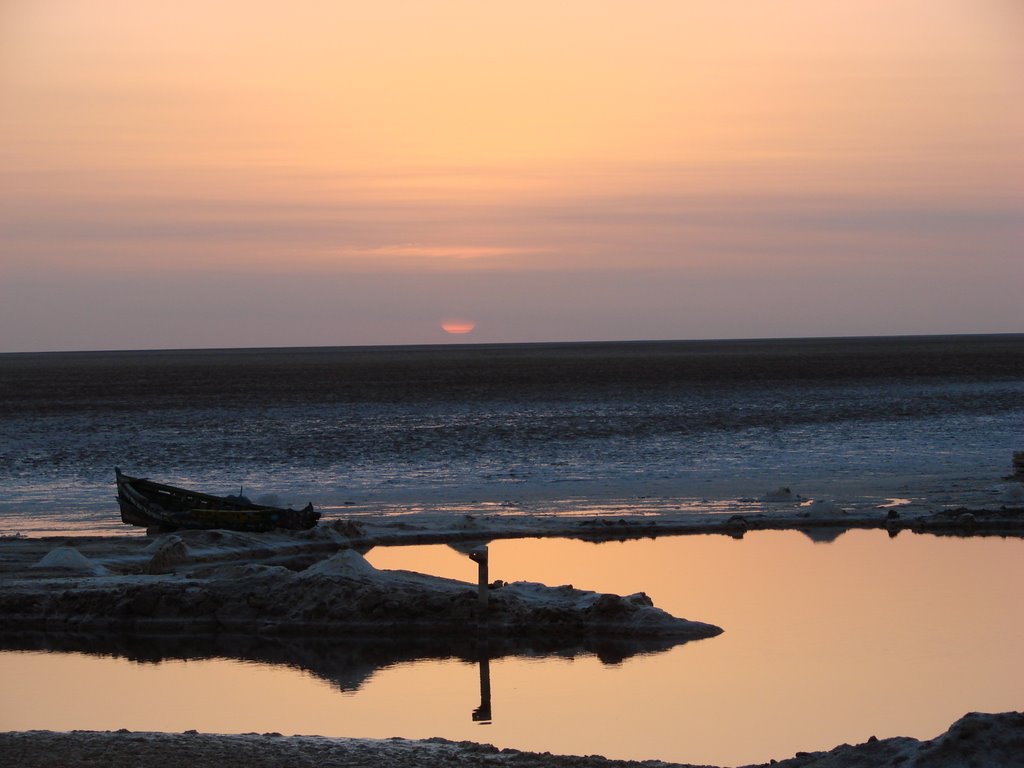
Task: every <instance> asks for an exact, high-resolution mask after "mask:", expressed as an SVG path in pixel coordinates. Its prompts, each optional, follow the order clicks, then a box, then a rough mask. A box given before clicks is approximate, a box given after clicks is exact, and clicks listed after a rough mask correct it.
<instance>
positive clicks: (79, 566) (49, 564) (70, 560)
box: [32, 547, 108, 576]
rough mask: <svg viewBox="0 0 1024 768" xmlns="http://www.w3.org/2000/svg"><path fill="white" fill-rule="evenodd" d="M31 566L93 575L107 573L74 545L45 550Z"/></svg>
mask: <svg viewBox="0 0 1024 768" xmlns="http://www.w3.org/2000/svg"><path fill="white" fill-rule="evenodd" d="M32 567H33V568H60V569H61V570H65V571H78V572H79V573H88V574H91V575H93V576H103V575H104V574H106V573H108V571H107V569H106V568H104V567H103V566H102V565H99V564H97V563H94V562H93V561H92V560H90V559H89V558H87V557H86V556H85V555H83V554H82V553H81V552H79V551H78V550H77V549H75V548H74V547H57V548H56V549H51V550H50V551H49V552H47V553H46V554H45V555H44V556H43V558H42V559H41V560H40V561H39V562H38V563H35V564H34V565H33V566H32Z"/></svg>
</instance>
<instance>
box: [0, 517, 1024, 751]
mask: <svg viewBox="0 0 1024 768" xmlns="http://www.w3.org/2000/svg"><path fill="white" fill-rule="evenodd" d="M369 558H370V560H371V561H373V562H374V563H375V564H376V565H377V566H378V567H381V568H413V569H416V570H422V571H427V572H432V573H437V574H439V575H443V576H448V577H454V578H462V579H467V580H472V579H473V577H474V573H475V565H474V563H472V562H471V561H470V560H469V559H468V558H466V557H464V556H462V555H459V554H457V553H456V552H455V551H454V550H453V549H451V548H448V547H444V546H436V547H401V548H397V547H396V548H383V549H380V548H379V549H376V550H373V551H371V552H370V553H369ZM490 559H491V572H492V574H493V575H494V576H495V577H496V578H501V579H505V580H517V579H529V580H536V581H542V582H545V583H548V584H564V583H572V584H574V585H575V586H577V587H581V588H590V589H597V590H600V591H610V592H616V593H619V594H629V593H632V592H636V591H645V592H647V593H648V594H649V595H650V596H651V597H652V598H653V600H654V602H655V604H656V605H659V606H661V607H663V608H665V609H666V610H668V611H670V612H671V613H673V614H675V615H678V616H686V617H688V618H692V619H698V620H706V621H711V622H714V623H716V624H718V625H720V626H722V627H723V628H724V630H725V632H724V633H723V634H722V635H719V636H718V637H714V638H710V639H708V640H700V641H696V642H691V643H686V644H684V645H680V646H676V647H674V648H670V649H668V650H662V651H660V652H655V653H641V654H638V655H633V656H630V657H628V658H625V659H624V660H619V659H618V658H616V657H614V656H611V657H609V656H608V655H605V658H604V660H601V659H599V658H598V657H596V656H595V655H593V654H584V655H579V656H575V657H562V656H558V655H537V654H534V655H525V656H500V657H496V658H493V659H491V660H490V662H489V665H488V668H487V670H486V671H487V672H488V673H489V683H490V698H489V701H488V702H487V703H489V705H490V706H489V714H490V717H489V719H488V724H486V725H484V724H482V723H481V722H480V721H479V720H474V712H478V710H479V708H480V705H481V703H482V691H481V688H482V686H481V665H480V663H479V662H478V661H471V660H464V659H460V658H451V657H448V658H444V657H427V658H421V659H416V658H415V654H414V655H413V656H412V657H410V658H406V659H403V658H402V657H401V654H399V655H398V656H397V657H395V658H392V659H391V660H389V659H388V653H387V651H386V650H385V651H382V650H381V647H382V646H384V645H386V644H384V643H381V642H377V643H375V644H374V645H373V646H371V647H370V650H371V651H373V652H375V653H376V654H377V656H378V657H380V659H379V660H377V661H375V662H374V661H371V660H370V659H372V658H373V654H372V653H370V652H369V651H367V650H366V649H365V648H353V645H352V640H351V639H350V638H345V637H341V638H337V639H327V638H319V639H313V640H312V641H310V642H303V643H300V644H299V646H298V648H299V652H298V653H295V654H294V658H292V659H291V664H293V665H294V666H286V665H284V664H283V663H276V664H272V663H269V662H268V661H267V660H266V658H267V657H268V654H266V653H265V654H264V659H265V660H263V661H260V660H258V659H257V657H256V656H254V655H252V654H248V653H247V652H245V650H244V649H245V647H246V646H247V644H249V643H254V642H255V640H256V638H246V639H245V640H246V641H247V642H239V640H238V639H237V638H236V639H234V640H230V641H226V642H224V643H223V644H222V646H221V650H220V651H219V653H220V654H222V655H221V657H219V658H218V657H217V654H216V653H214V654H210V653H209V652H206V653H203V654H195V653H190V652H189V648H188V647H187V646H185V648H184V649H183V650H176V649H175V646H174V645H173V644H170V641H169V640H168V639H166V638H165V639H163V640H162V641H159V642H158V641H157V640H156V639H151V640H148V641H145V642H142V643H138V644H137V645H136V646H135V647H134V648H133V649H131V650H124V648H125V647H129V648H130V646H128V645H127V642H126V640H125V639H124V638H120V637H118V638H116V639H115V640H114V641H113V643H114V647H112V648H104V647H102V646H100V647H97V648H96V649H94V651H93V653H90V654H88V655H85V654H82V653H59V654H58V653H24V652H11V651H8V652H0V679H3V680H4V685H3V686H0V730H9V729H18V730H21V729H33V728H47V729H54V730H70V729H76V728H84V729H111V730H116V729H118V728H129V729H132V730H156V731H184V730H187V729H190V728H195V729H198V730H200V731H206V732H220V733H240V732H249V731H257V732H267V731H277V732H280V733H284V734H319V735H326V736H349V737H374V738H387V737H390V736H403V737H407V738H419V737H431V736H443V737H447V738H450V739H456V740H461V739H469V740H473V741H482V742H490V743H494V744H496V745H498V746H503V747H505V746H508V747H515V748H519V749H530V750H540V751H544V750H548V751H552V752H557V753H567V754H593V753H599V754H604V755H606V756H613V757H621V758H634V759H636V758H659V759H665V760H672V761H680V762H689V763H697V764H713V765H746V764H749V763H755V762H758V763H759V762H767V761H768V760H769V759H771V758H776V759H778V758H785V757H790V756H792V755H793V754H794V753H795V752H797V751H799V750H818V749H831V748H832V747H834V746H836V745H838V744H841V743H843V742H848V743H855V742H862V741H865V740H867V739H868V738H869V737H870V736H872V735H874V736H878V737H879V738H885V737H889V736H897V735H904V736H913V737H916V738H922V739H924V738H932V737H934V736H936V735H938V734H939V733H941V732H942V731H944V730H945V729H946V728H947V727H948V726H949V725H950V723H952V722H953V721H954V720H956V719H957V718H959V717H961V716H962V715H963V714H965V713H966V712H968V711H984V712H1001V711H1008V710H1020V709H1022V708H1024V671H1022V668H1021V665H1020V648H1021V645H1022V643H1024V612H1022V611H1020V610H1019V607H1020V594H1019V585H1020V584H1021V583H1022V580H1024V541H1022V540H1020V539H1002V538H998V537H988V538H982V537H975V538H970V539H956V538H949V537H934V536H920V535H911V534H909V533H901V534H900V535H899V536H897V537H896V538H895V539H890V538H889V537H888V536H887V535H886V534H885V533H884V532H881V531H849V532H847V533H844V534H842V535H841V536H839V538H838V539H836V540H835V541H834V542H832V543H829V544H821V543H815V542H813V541H812V540H811V539H810V538H808V537H807V536H805V535H804V534H801V533H798V532H795V531H789V532H756V533H751V534H748V535H747V536H745V537H744V539H743V540H742V541H735V540H732V539H730V538H727V537H724V536H692V537H666V538H659V539H655V540H635V541H627V542H620V543H604V544H592V543H587V542H581V541H568V540H554V539H548V540H521V541H497V542H493V543H492V544H491V545H490ZM57 641H59V642H61V643H63V644H64V645H63V647H64V648H66V649H71V648H74V647H75V643H76V642H77V643H81V644H82V645H81V647H80V650H86V649H88V648H89V647H90V646H89V643H90V642H91V641H90V639H89V638H83V637H76V636H74V635H70V636H58V637H57ZM325 641H326V642H325ZM270 642H271V643H272V644H273V645H274V647H276V644H280V645H284V644H286V643H287V642H290V641H289V640H288V639H277V640H271V641H270ZM119 644H120V646H121V647H122V649H121V650H117V648H118V645H119ZM7 647H10V646H7ZM58 647H61V646H58ZM271 650H272V651H273V650H274V648H273V647H272V649H271ZM230 651H234V652H235V654H236V655H237V658H235V659H231V658H224V657H223V654H225V652H230ZM110 654H115V655H113V656H112V655H110ZM161 654H162V655H164V656H166V657H170V660H168V661H165V662H162V663H159V664H157V663H153V662H152V660H153V659H156V658H160V656H161ZM125 655H130V656H131V657H132V658H135V659H150V661H136V662H130V661H127V660H126V659H125V658H124V656H125ZM228 655H229V656H230V653H228ZM277 655H278V656H280V657H281V658H280V659H279V661H281V662H285V661H288V659H287V658H285V654H283V653H280V652H277ZM211 656H212V657H211ZM273 657H274V653H271V654H269V658H270V659H273ZM239 659H247V661H242V660H239Z"/></svg>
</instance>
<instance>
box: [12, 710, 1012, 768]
mask: <svg viewBox="0 0 1024 768" xmlns="http://www.w3.org/2000/svg"><path fill="white" fill-rule="evenodd" d="M737 737H738V738H742V734H738V735H737ZM0 756H2V757H3V760H4V762H5V763H6V764H10V765H18V766H22V768H51V766H53V767H56V766H66V765H78V766H100V765H102V766H110V767H111V768H137V767H138V766H150V765H152V766H161V768H214V767H215V766H229V765H230V766H233V765H239V766H242V765H244V766H250V767H251V768H263V766H266V767H267V768H271V767H272V766H273V767H274V768H276V767H277V766H282V765H287V766H290V767H291V768H342V767H344V768H363V767H364V766H365V767H366V768H369V767H370V766H374V767H375V766H381V765H387V766H392V767H393V768H447V767H448V766H451V765H477V766H487V765H490V766H509V767H512V766H514V767H515V768H627V766H632V767H633V768H640V766H647V768H696V767H695V766H688V767H687V766H684V765H683V764H677V763H665V762H661V761H643V762H636V761H622V760H607V759H605V758H603V757H600V756H594V755H592V756H588V757H575V756H564V755H562V756H560V755H551V754H548V753H535V752H520V751H518V750H513V749H501V750H499V749H497V748H496V747H492V746H490V745H487V744H477V743H474V742H465V741H464V742H453V741H447V740H445V739H427V740H421V741H414V740H407V739H387V740H374V739H326V738H320V737H312V736H291V737H284V736H281V735H280V734H244V735H233V736H228V735H214V734H200V733H195V732H189V733H180V734H179V733H132V732H129V731H117V732H109V731H107V732H95V731H72V732H70V733H55V732H52V731H28V732H9V733H0ZM773 764H774V765H776V766H779V767H780V768H867V766H883V765H900V766H904V767H905V768H954V767H957V768H959V767H960V766H1003V767H1004V768H1014V767H1015V766H1024V713H1020V712H1007V713H1002V714H978V713H972V714H968V715H965V716H964V717H963V718H961V719H960V720H958V721H956V722H955V723H953V724H952V725H951V726H950V728H949V730H947V731H946V732H945V733H943V734H941V735H940V736H937V737H935V738H934V739H929V740H924V741H920V740H918V739H912V738H906V737H897V738H891V739H874V738H872V739H869V740H868V741H867V742H865V743H863V744H857V745H849V744H843V745H841V746H837V747H836V748H835V749H832V750H831V751H828V752H808V753H802V752H801V753H797V755H795V756H794V757H792V758H790V759H787V760H781V761H778V762H774V763H773ZM761 765H763V764H761Z"/></svg>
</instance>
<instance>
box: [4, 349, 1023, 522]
mask: <svg viewBox="0 0 1024 768" xmlns="http://www.w3.org/2000/svg"><path fill="white" fill-rule="evenodd" d="M1013 450H1024V335H1004V336H959V337H955V336H954V337H908V338H882V339H877V338H855V339H828V340H779V341H773V340H767V341H728V342H720V341H714V342H633V343H618V342H616V343H588V344H539V345H483V346H435V347H405V348H403V347H377V348H316V349H298V348H297V349H265V350H207V351H153V352H90V353H46V354H8V355H0V533H4V532H11V531H18V530H20V531H26V532H32V531H37V532H38V531H43V530H58V529H69V530H76V529H77V530H82V529H91V530H95V529H97V528H99V529H105V528H107V527H109V528H110V529H112V530H116V529H120V527H121V526H120V523H119V522H118V518H117V514H116V504H115V503H114V499H113V496H114V486H113V468H114V466H120V467H121V468H122V470H124V471H125V472H127V473H129V474H137V475H144V476H148V477H151V478H153V479H156V480H162V481H166V482H170V483H173V484H179V485H186V486H191V487H196V488H199V489H203V490H207V491H209V492H213V493H230V492H237V490H238V488H239V486H244V488H245V492H246V494H247V495H249V496H252V497H262V498H263V499H264V500H266V501H270V502H273V501H278V502H280V503H295V504H301V503H305V502H306V501H307V500H311V501H313V502H314V504H317V505H319V506H322V507H324V508H325V509H326V511H327V513H328V516H330V515H331V514H340V513H342V512H344V511H355V512H358V511H363V510H370V509H380V508H399V509H401V508H406V507H409V506H420V505H428V506H429V505H433V506H442V507H444V506H445V505H448V506H451V508H453V509H455V508H464V507H465V506H466V505H470V506H472V505H483V506H487V505H493V508H494V509H497V510H501V509H508V510H515V509H521V508H529V509H531V510H534V511H547V510H556V511H566V510H572V509H578V508H581V507H586V508H599V507H601V506H602V505H609V504H623V503H624V504H634V503H635V504H638V505H640V506H643V505H644V504H649V503H655V502H657V503H664V504H669V505H671V504H675V503H676V502H677V501H679V502H680V503H684V504H690V505H695V506H696V507H697V508H699V507H700V506H701V505H702V504H704V505H706V506H707V508H708V509H711V510H714V509H719V508H720V507H716V506H715V505H716V503H718V502H721V501H723V500H724V501H725V502H736V503H739V502H738V500H741V499H748V500H749V499H750V498H754V497H756V496H757V495H763V494H764V493H765V492H767V491H769V490H771V489H772V488H774V487H776V486H779V485H788V486H791V487H793V490H794V491H797V492H799V493H804V494H807V495H808V496H815V497H824V496H827V497H829V498H833V499H836V500H838V501H840V502H848V503H861V502H865V500H866V501H870V502H872V503H874V502H876V501H878V500H884V498H886V497H887V496H906V497H907V498H911V499H915V498H923V497H925V496H929V497H931V498H939V499H945V498H948V500H950V501H951V502H954V501H956V499H957V498H959V496H958V493H959V494H961V495H962V494H963V493H967V492H968V491H969V492H972V493H974V492H977V493H983V494H989V495H991V496H993V498H995V496H994V495H995V494H998V493H999V489H998V483H999V478H1000V476H1001V475H1005V474H1007V473H1008V472H1009V470H1010V456H1011V453H1012V451H1013ZM652 500H653V501H652ZM502 505H504V506H502ZM488 508H490V507H488ZM126 530H127V529H126Z"/></svg>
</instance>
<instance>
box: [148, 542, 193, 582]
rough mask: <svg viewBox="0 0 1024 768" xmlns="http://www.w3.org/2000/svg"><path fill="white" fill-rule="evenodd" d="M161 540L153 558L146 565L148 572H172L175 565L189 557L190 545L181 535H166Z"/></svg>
mask: <svg viewBox="0 0 1024 768" xmlns="http://www.w3.org/2000/svg"><path fill="white" fill-rule="evenodd" d="M159 541H160V544H159V546H158V547H157V548H156V551H155V552H154V553H153V558H152V559H151V560H150V561H149V564H148V565H146V568H145V572H146V573H171V572H172V571H173V570H174V566H176V565H180V564H181V563H184V562H185V561H187V560H188V559H189V551H188V547H187V546H186V545H185V542H184V541H182V539H181V537H180V536H166V537H162V538H161V539H160V540H159ZM154 543H156V542H154ZM151 546H152V544H151V545H150V547H151ZM147 549H149V547H147Z"/></svg>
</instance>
